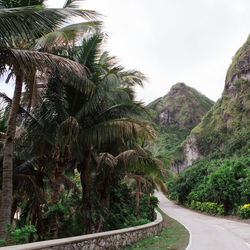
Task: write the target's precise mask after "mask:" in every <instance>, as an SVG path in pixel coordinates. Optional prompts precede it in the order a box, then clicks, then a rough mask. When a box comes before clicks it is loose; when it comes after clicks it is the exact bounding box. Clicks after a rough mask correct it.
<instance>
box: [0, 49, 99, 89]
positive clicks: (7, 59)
mask: <svg viewBox="0 0 250 250" xmlns="http://www.w3.org/2000/svg"><path fill="white" fill-rule="evenodd" d="M6 64H7V65H9V66H12V65H17V66H18V68H22V69H23V68H24V67H25V68H30V67H34V66H35V67H37V69H38V70H40V71H41V72H43V71H44V70H46V71H47V73H51V74H52V73H53V74H57V75H58V77H60V79H61V80H62V81H63V82H64V83H66V84H70V85H73V86H74V87H76V88H77V89H78V90H79V91H81V92H84V93H87V92H91V91H92V89H93V88H94V87H95V85H94V84H93V83H92V82H91V81H90V80H89V79H88V78H87V77H86V75H87V71H86V68H85V66H84V65H82V64H80V63H77V62H75V61H72V60H70V59H67V58H64V57H60V56H57V55H53V54H49V53H45V52H39V51H32V50H20V49H9V48H8V49H7V48H0V68H1V66H2V67H4V65H6Z"/></svg>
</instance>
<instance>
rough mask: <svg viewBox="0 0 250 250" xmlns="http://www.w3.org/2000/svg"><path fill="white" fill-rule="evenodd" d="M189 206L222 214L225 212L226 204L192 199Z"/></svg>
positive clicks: (206, 211) (210, 212) (209, 212)
mask: <svg viewBox="0 0 250 250" xmlns="http://www.w3.org/2000/svg"><path fill="white" fill-rule="evenodd" d="M189 207H190V208H192V209H197V210H200V211H202V212H205V213H208V214H218V215H222V214H224V213H225V210H224V206H223V205H222V204H217V203H214V202H200V201H194V200H192V201H191V203H190V205H189Z"/></svg>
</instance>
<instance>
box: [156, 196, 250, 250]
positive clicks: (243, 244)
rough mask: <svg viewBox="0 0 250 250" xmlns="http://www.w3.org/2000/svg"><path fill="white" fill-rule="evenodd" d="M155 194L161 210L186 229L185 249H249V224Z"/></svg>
mask: <svg viewBox="0 0 250 250" xmlns="http://www.w3.org/2000/svg"><path fill="white" fill-rule="evenodd" d="M155 195H156V196H157V197H158V199H159V201H160V204H159V207H160V208H161V210H163V211H164V212H165V213H166V214H167V215H168V216H170V217H172V218H174V219H175V220H177V221H179V222H180V223H181V224H183V225H184V226H185V227H186V228H187V229H188V231H189V234H190V239H189V245H188V247H187V250H250V224H246V223H242V222H237V221H232V220H228V219H223V218H218V217H213V216H208V215H204V214H200V213H197V212H195V211H192V210H190V209H186V208H183V207H180V206H178V205H175V204H174V202H172V201H170V200H169V199H167V198H166V197H165V196H164V195H163V194H162V193H159V192H158V193H156V194H155Z"/></svg>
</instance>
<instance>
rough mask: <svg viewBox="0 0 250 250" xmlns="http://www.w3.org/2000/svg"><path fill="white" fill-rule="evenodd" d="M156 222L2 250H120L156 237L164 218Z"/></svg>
mask: <svg viewBox="0 0 250 250" xmlns="http://www.w3.org/2000/svg"><path fill="white" fill-rule="evenodd" d="M156 213H157V219H156V220H155V221H154V222H150V223H148V224H144V225H141V226H136V227H129V228H124V229H119V230H112V231H107V232H102V233H95V234H86V235H83V236H76V237H69V238H63V239H57V240H47V241H39V242H34V243H28V244H23V245H16V246H9V247H1V250H5V249H6V250H7V249H8V250H31V249H43V250H72V249H75V250H78V249H81V250H102V249H119V248H122V247H124V246H126V245H129V244H131V243H134V242H137V241H139V240H141V239H144V238H147V237H149V236H153V235H156V234H157V233H158V232H160V231H161V229H162V222H163V218H162V216H161V214H160V213H159V212H156Z"/></svg>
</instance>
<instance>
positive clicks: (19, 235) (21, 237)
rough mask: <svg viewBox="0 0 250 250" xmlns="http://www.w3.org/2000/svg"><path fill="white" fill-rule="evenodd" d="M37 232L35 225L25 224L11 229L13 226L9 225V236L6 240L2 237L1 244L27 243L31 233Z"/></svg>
mask: <svg viewBox="0 0 250 250" xmlns="http://www.w3.org/2000/svg"><path fill="white" fill-rule="evenodd" d="M35 232H36V228H35V226H33V225H25V226H23V227H21V228H15V229H11V226H10V225H7V237H6V240H2V239H0V246H5V245H13V244H16V245H17V244H24V243H27V242H28V238H29V236H30V234H33V233H35Z"/></svg>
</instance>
